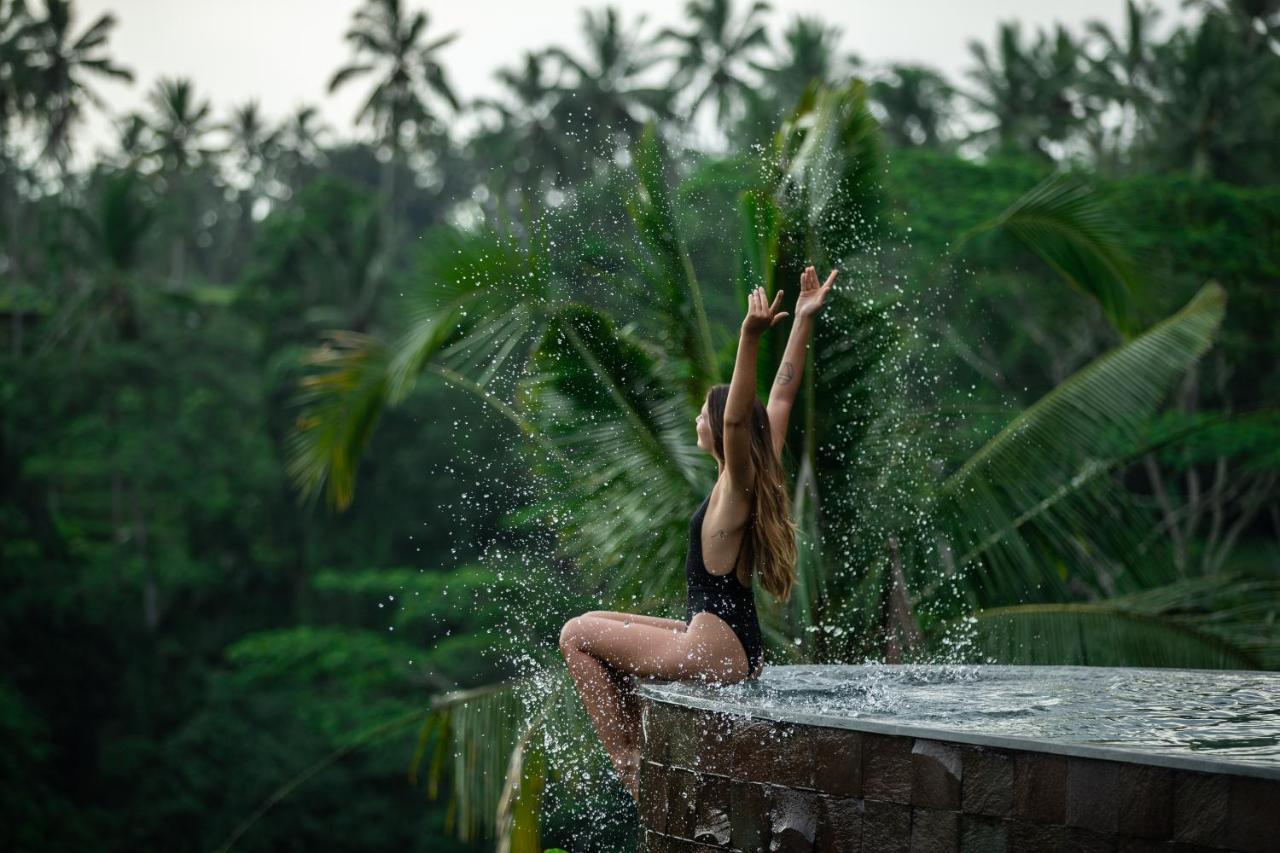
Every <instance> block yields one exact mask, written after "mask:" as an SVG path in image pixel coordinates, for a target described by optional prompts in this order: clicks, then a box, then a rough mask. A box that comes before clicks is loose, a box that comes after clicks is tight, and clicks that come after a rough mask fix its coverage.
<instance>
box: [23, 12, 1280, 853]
mask: <svg viewBox="0 0 1280 853" xmlns="http://www.w3.org/2000/svg"><path fill="white" fill-rule="evenodd" d="M1187 5H1188V7H1189V8H1192V9H1193V10H1194V12H1195V16H1194V18H1193V19H1192V20H1190V21H1189V22H1188V23H1185V24H1180V25H1177V26H1175V27H1172V28H1170V29H1168V31H1167V32H1165V33H1164V34H1162V35H1159V36H1158V37H1157V34H1156V30H1157V27H1156V23H1157V19H1158V17H1159V16H1158V14H1157V13H1156V12H1155V11H1154V10H1153V9H1152V8H1151V7H1148V6H1143V5H1135V4H1132V3H1129V4H1127V5H1126V7H1125V8H1126V15H1125V22H1126V23H1125V25H1124V27H1123V28H1121V29H1118V30H1112V29H1110V28H1108V27H1107V26H1105V25H1102V24H1093V25H1090V26H1088V27H1086V28H1084V29H1083V30H1082V31H1078V32H1075V31H1068V30H1066V29H1064V28H1062V27H1057V28H1055V29H1053V30H1052V31H1037V32H1034V33H1029V32H1025V31H1023V30H1022V29H1021V28H1020V27H1019V26H1018V24H1017V23H1016V22H1009V23H1000V24H999V25H998V26H997V29H996V32H995V33H993V34H992V38H991V40H990V41H989V42H987V43H974V44H972V45H971V50H972V67H971V69H970V73H969V74H968V75H967V76H966V79H964V80H948V79H945V78H944V77H943V76H942V75H940V74H939V73H938V72H936V71H934V70H932V69H930V68H926V67H921V66H917V65H906V64H902V65H890V66H888V67H876V68H871V67H867V66H865V65H864V64H863V63H861V62H860V61H859V60H858V59H857V58H856V57H850V56H847V55H843V54H841V53H840V51H839V49H838V47H837V45H838V38H839V33H838V32H836V31H835V30H834V28H832V27H831V26H829V25H827V24H826V23H824V22H823V21H820V20H816V19H811V18H794V17H792V18H789V17H787V16H786V15H785V14H784V13H783V12H782V11H779V10H776V9H770V8H769V7H768V6H767V5H766V4H764V3H755V4H752V5H748V3H746V2H745V0H742V1H741V2H723V1H722V0H692V2H690V3H689V6H688V9H687V15H686V16H685V18H684V19H683V21H682V22H681V25H680V26H676V27H674V28H669V29H659V28H647V27H645V26H640V25H637V23H636V22H635V21H633V20H632V19H631V18H630V17H628V16H627V15H626V14H623V13H620V12H618V11H617V10H615V9H613V8H609V7H602V6H594V7H590V8H588V9H585V10H584V11H583V13H582V18H581V23H582V28H583V36H584V37H585V41H584V43H585V44H586V46H587V47H586V49H585V50H584V51H582V52H580V53H579V54H578V55H574V54H572V53H570V52H568V51H567V50H566V49H564V48H561V47H557V46H555V45H550V46H547V47H546V48H545V49H543V50H539V51H535V52H530V53H529V54H527V55H526V56H524V57H523V58H521V59H520V60H519V61H518V62H517V63H515V64H513V65H512V66H511V67H508V68H504V69H501V70H500V71H499V72H498V77H499V79H500V81H501V82H502V84H503V86H504V88H505V91H506V95H505V97H503V98H500V99H487V100H483V101H476V102H465V101H464V100H463V99H462V98H461V97H460V96H459V94H458V93H457V92H456V91H455V90H454V88H453V86H452V85H451V83H450V75H449V69H448V67H447V66H445V65H442V64H441V62H440V60H439V58H438V53H439V50H440V48H441V47H442V46H443V45H445V44H447V43H448V41H449V40H450V39H451V38H452V37H453V35H454V34H451V33H442V32H440V31H439V30H438V29H437V28H436V27H434V26H433V25H432V21H431V19H430V17H429V16H428V15H427V14H426V13H423V12H420V11H416V10H415V9H414V8H411V7H410V6H408V5H402V4H401V3H400V2H399V0H369V2H368V3H366V5H365V6H363V7H362V8H361V9H360V11H359V12H358V13H357V14H356V16H355V17H354V18H353V20H352V21H351V25H350V30H349V33H348V37H347V40H348V43H349V47H350V51H351V56H350V61H349V63H348V64H346V65H344V66H343V67H340V68H335V69H334V73H333V76H332V78H331V79H330V80H329V81H326V82H327V84H328V85H329V88H330V89H331V90H334V89H338V88H345V87H359V88H361V89H362V90H363V91H364V92H366V93H367V95H366V100H367V102H366V103H365V106H364V108H363V109H362V110H361V112H360V114H359V115H358V116H357V117H356V119H357V123H358V127H359V129H360V136H361V138H342V137H341V136H339V135H338V134H336V133H334V132H333V131H332V130H331V129H329V128H325V127H323V126H321V124H320V123H319V121H318V120H317V114H316V111H315V109H313V108H304V109H300V110H299V111H298V112H297V113H296V114H295V115H292V116H288V117H286V118H283V119H281V118H280V117H277V116H267V115H264V114H263V112H262V111H261V109H260V108H259V107H258V106H257V105H256V104H255V103H252V102H250V103H246V104H243V105H242V106H240V107H238V108H236V109H235V110H234V111H232V112H231V113H230V114H227V115H218V114H216V113H215V112H214V111H213V110H212V108H211V106H210V103H209V101H208V99H207V96H206V94H205V93H204V92H203V91H202V90H201V88H200V81H198V80H189V79H167V78H166V79H158V80H154V81H136V83H135V84H136V85H140V86H141V85H145V86H147V87H148V91H149V97H148V104H149V106H148V109H147V110H146V111H144V112H140V113H137V114H129V115H123V116H117V117H116V122H117V127H118V129H119V137H118V142H117V144H116V146H115V147H114V150H112V151H111V152H109V154H105V155H104V156H103V157H102V158H101V160H100V161H99V162H94V163H92V164H90V165H88V166H87V167H86V168H83V169H78V168H72V166H71V157H70V152H71V145H72V143H73V141H74V140H75V137H76V134H77V131H78V130H79V129H80V128H81V126H82V119H83V117H84V115H85V112H86V110H89V109H91V108H93V106H94V105H95V103H97V102H98V100H99V99H98V96H97V94H96V90H97V88H98V87H99V86H100V84H101V83H102V82H103V81H104V80H106V79H108V78H116V79H124V80H132V76H133V75H132V73H131V72H130V70H129V68H128V58H127V57H117V56H115V55H113V52H112V48H111V34H112V30H113V27H114V26H115V24H116V21H115V18H114V16H111V15H107V16H104V17H102V18H99V19H96V20H87V21H82V20H80V19H79V18H77V17H76V16H75V15H74V12H75V5H74V3H70V2H66V0H47V2H23V0H0V359H3V369H2V370H0V411H2V412H3V416H2V420H0V491H2V492H3V499H2V500H0V540H2V549H0V584H2V591H3V597H2V598H0V634H2V635H3V639H4V643H3V646H2V647H0V648H2V649H3V651H0V655H3V666H2V667H0V743H2V744H3V750H2V751H0V755H2V756H3V757H2V758H0V762H2V763H0V792H2V796H0V846H3V847H4V849H12V850H121V851H124V850H129V851H133V850H210V849H227V848H228V847H233V848H234V849H243V850H278V849H367V850H383V849H388V850H390V849H394V850H432V851H441V850H471V849H477V850H479V849H488V848H491V847H493V846H494V844H495V843H497V844H498V846H499V849H511V850H541V849H543V848H544V847H550V846H554V845H559V846H562V847H565V848H567V849H571V850H575V851H576V850H592V849H600V850H617V849H625V848H627V847H628V846H629V845H630V844H631V843H632V839H631V833H630V831H629V829H628V820H629V814H628V811H627V810H628V809H629V808H630V806H629V801H628V800H627V799H626V798H625V796H624V795H622V793H621V789H620V788H617V787H616V786H614V785H613V783H612V782H608V783H607V784H602V783H600V781H599V780H600V779H601V778H604V779H608V776H607V773H606V774H605V775H603V776H600V775H597V776H595V777H594V778H595V779H596V781H595V782H594V783H593V782H591V781H590V777H589V776H588V774H590V773H592V772H594V773H597V774H599V773H600V772H601V771H602V770H603V768H604V766H605V765H604V762H603V757H602V754H601V753H600V752H599V748H598V746H596V745H595V744H594V742H593V741H592V739H591V736H590V732H589V730H586V731H585V732H584V725H585V717H584V716H583V715H582V714H581V711H580V707H579V706H577V705H576V700H575V698H574V697H573V695H572V693H571V692H566V690H565V682H564V679H563V677H562V674H561V673H560V670H561V669H562V668H563V666H562V664H561V663H560V661H559V656H558V654H557V652H556V649H555V640H556V634H557V632H558V630H559V626H560V625H561V624H562V622H563V621H564V620H565V619H566V618H568V617H569V616H572V615H575V614H577V613H580V612H582V611H584V610H587V609H592V608H599V607H609V608H615V609H635V610H642V611H645V612H652V613H658V614H668V615H670V614H674V613H676V612H678V610H679V606H680V603H681V600H680V595H681V594H682V588H681V583H682V581H683V578H682V577H681V576H680V574H679V569H680V565H681V563H682V560H683V556H684V554H683V547H684V532H683V531H684V526H685V525H686V524H687V520H688V516H689V514H690V513H691V512H692V509H693V508H694V507H695V506H696V504H697V502H698V501H699V500H700V499H701V497H702V496H703V495H704V494H705V492H706V490H707V489H708V488H709V487H710V483H711V474H712V471H711V470H710V469H709V468H708V467H707V464H706V460H705V458H699V457H698V456H697V453H696V450H695V449H694V448H693V437H694V434H693V426H692V425H693V416H694V414H696V412H697V409H698V406H699V405H700V402H701V398H702V395H703V393H704V392H705V389H706V387H707V386H708V385H709V384H710V383H712V382H714V381H727V379H728V376H729V369H730V368H731V366H732V356H733V351H734V346H735V344H736V329H737V324H738V322H739V321H740V316H741V303H742V295H743V294H744V293H745V289H746V288H747V287H748V286H751V285H753V284H755V283H759V282H761V281H763V282H765V283H766V286H767V287H768V288H769V289H770V291H771V292H772V290H773V289H775V288H783V289H786V290H788V299H790V298H793V297H794V295H795V294H794V291H795V289H796V285H795V282H796V280H797V275H798V271H799V269H800V268H801V267H802V266H803V265H804V264H806V263H810V262H812V263H817V264H819V265H820V266H826V265H831V266H835V265H839V266H840V267H841V268H842V269H843V270H845V273H844V275H843V276H842V278H841V284H840V289H839V290H837V291H835V293H834V294H833V295H836V296H838V298H836V299H835V300H833V304H832V305H831V307H830V310H829V311H827V312H826V313H825V314H824V317H823V319H822V321H821V324H820V326H819V329H818V333H817V338H816V340H815V345H814V351H815V359H816V362H815V363H816V365H817V369H816V370H814V369H812V368H811V369H810V370H809V371H807V372H806V377H805V379H806V387H805V391H804V394H803V395H802V397H801V400H800V401H799V402H798V406H800V408H799V409H797V411H802V415H801V416H799V417H797V418H796V419H795V420H794V421H793V427H794V429H795V432H794V434H793V435H792V437H791V443H790V445H789V450H788V458H787V463H788V471H789V473H790V475H791V476H792V478H793V483H792V484H793V487H794V489H795V491H794V494H795V504H796V511H797V519H798V521H799V522H800V524H801V528H802V531H803V536H802V539H803V541H802V548H801V558H802V562H801V572H802V584H801V587H800V588H799V590H798V594H797V596H796V599H795V600H794V601H793V602H792V603H791V604H790V605H789V606H787V607H783V608H779V607H773V606H770V605H768V603H767V602H763V603H762V607H763V608H764V611H763V614H762V615H763V618H764V621H765V622H766V630H767V634H768V641H769V656H770V658H771V660H772V661H774V662H776V663H782V662H787V661H814V662H834V661H860V660H864V659H868V658H871V659H879V660H890V661H902V660H924V659H939V657H942V658H945V659H948V660H996V661H1002V662H1029V663H1093V664H1100V663H1111V664H1127V665H1151V666H1161V665H1181V666H1206V667H1210V666H1243V667H1251V668H1267V669H1275V668H1280V641H1278V640H1277V637H1278V636H1280V632H1277V626H1276V619H1277V614H1278V613H1280V581H1278V578H1277V572H1276V568H1277V565H1278V560H1277V558H1278V556H1280V554H1278V550H1277V539H1278V537H1280V506H1278V503H1277V500H1276V497H1277V480H1278V479H1280V456H1278V455H1277V448H1278V447H1280V441H1278V440H1277V439H1278V438H1280V416H1278V415H1277V411H1276V407H1275V403H1276V400H1277V399H1278V398H1280V395H1278V394H1277V390H1278V388H1277V383H1278V381H1280V373H1278V371H1277V365H1280V358H1278V357H1277V356H1278V352H1277V342H1276V337H1275V334H1274V333H1275V330H1276V329H1277V328H1280V324H1278V322H1277V321H1278V319H1280V296H1278V295H1277V294H1280V290H1278V289H1277V284H1280V185H1278V180H1277V179H1278V178H1280V146H1276V145H1275V144H1274V140H1275V139H1277V138H1280V6H1278V5H1277V4H1276V3H1274V2H1253V0H1229V2H1228V0H1223V1H1222V2H1192V3H1188V4H1187ZM157 35H158V36H159V35H161V34H157ZM655 80H658V81H661V84H660V85H659V84H655V83H654V81H655ZM462 117H468V118H470V119H471V120H472V124H473V126H474V127H475V128H476V129H475V130H474V131H473V132H470V133H468V134H466V135H462V134H460V133H458V132H456V131H455V130H454V124H455V123H456V122H458V120H459V119H460V118H462ZM694 126H703V127H711V128H714V132H713V133H712V134H711V135H710V137H709V138H708V137H707V134H698V135H697V138H695V135H694V134H692V133H691V132H690V130H689V129H690V128H691V127H694ZM780 347H781V341H780V340H779V341H777V342H775V343H774V344H772V346H771V347H766V351H765V356H764V357H763V358H762V360H761V361H762V370H761V374H762V377H763V378H762V388H761V393H762V395H763V394H764V393H766V392H767V389H768V384H767V383H768V381H769V379H770V378H771V376H772V374H771V372H770V367H772V366H773V365H775V364H776V358H777V355H778V354H779V352H780ZM797 638H798V639H797ZM584 779H585V781H584ZM495 840H496V841H495Z"/></svg>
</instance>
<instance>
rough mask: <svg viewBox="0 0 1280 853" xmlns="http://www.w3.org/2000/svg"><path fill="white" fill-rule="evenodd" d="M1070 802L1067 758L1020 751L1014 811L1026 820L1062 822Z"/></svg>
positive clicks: (1014, 792) (1014, 790)
mask: <svg viewBox="0 0 1280 853" xmlns="http://www.w3.org/2000/svg"><path fill="white" fill-rule="evenodd" d="M1066 803H1067V759H1066V757H1065V756H1062V755H1048V754H1046V753H1040V752H1019V753H1017V754H1016V757H1015V758H1014V761H1013V814H1014V816H1015V817H1016V818H1018V819H1019V820H1022V821H1035V822H1037V823H1062V822H1063V820H1064V816H1065V814H1066Z"/></svg>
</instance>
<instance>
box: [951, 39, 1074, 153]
mask: <svg viewBox="0 0 1280 853" xmlns="http://www.w3.org/2000/svg"><path fill="white" fill-rule="evenodd" d="M996 44H997V47H996V53H995V55H994V56H992V55H990V54H988V52H987V49H986V47H985V46H984V45H983V44H982V43H980V42H977V41H971V42H969V50H970V52H971V53H972V54H973V56H974V58H975V59H976V60H977V62H978V65H977V67H976V68H974V69H971V70H970V71H969V76H970V77H971V78H972V79H973V80H974V82H975V83H976V84H977V86H978V88H977V91H975V92H966V93H963V94H964V95H965V97H966V98H967V99H968V100H969V101H971V102H972V103H973V105H974V106H975V107H976V108H977V109H978V111H979V112H980V113H984V114H986V115H987V116H989V117H990V118H991V119H992V121H993V123H992V124H991V125H989V126H988V127H986V128H983V129H981V130H978V131H976V132H974V133H972V134H971V135H970V138H971V139H994V140H995V147H996V148H1002V149H1006V150H1017V151H1023V152H1029V153H1033V154H1036V155H1039V156H1041V157H1043V158H1045V159H1046V160H1050V161H1052V160H1054V159H1056V157H1057V156H1059V154H1060V153H1064V152H1062V151H1060V150H1059V149H1060V148H1061V147H1062V146H1065V145H1067V144H1068V143H1069V142H1071V141H1072V138H1073V136H1074V135H1075V133H1076V131H1077V130H1078V129H1079V128H1080V126H1081V125H1082V124H1083V123H1084V122H1085V121H1086V119H1087V118H1088V117H1089V115H1088V113H1087V111H1086V106H1087V105H1086V103H1085V101H1084V99H1083V98H1082V95H1081V83H1082V78H1083V53H1082V51H1081V49H1080V46H1079V45H1078V44H1077V43H1076V40H1075V39H1074V38H1073V37H1072V36H1071V34H1070V33H1068V32H1067V30H1066V29H1064V28H1063V27H1062V26H1061V25H1058V26H1057V27H1056V28H1055V30H1054V32H1053V34H1052V36H1050V35H1049V34H1048V33H1045V32H1044V31H1039V32H1038V33H1037V36H1036V40H1035V42H1034V43H1032V44H1031V45H1029V46H1024V45H1023V44H1022V36H1021V28H1020V27H1019V25H1018V23H1017V22H1016V21H1013V22H1004V23H1001V24H1000V26H999V30H998V33H997V37H996Z"/></svg>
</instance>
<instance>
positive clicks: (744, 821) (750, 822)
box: [729, 780, 772, 853]
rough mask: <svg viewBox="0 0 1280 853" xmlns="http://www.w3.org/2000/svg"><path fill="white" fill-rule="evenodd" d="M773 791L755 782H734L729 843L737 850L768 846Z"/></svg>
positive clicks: (730, 804)
mask: <svg viewBox="0 0 1280 853" xmlns="http://www.w3.org/2000/svg"><path fill="white" fill-rule="evenodd" d="M771 790H772V789H771V788H770V787H769V786H767V785H760V784H756V783H754V782H741V781H738V780H734V781H732V782H730V784H729V843H730V845H731V846H732V847H733V848H734V849H735V850H741V851H744V853H745V851H748V850H750V851H755V850H765V849H767V848H768V846H769V805H770V799H771V797H770V793H771Z"/></svg>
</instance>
